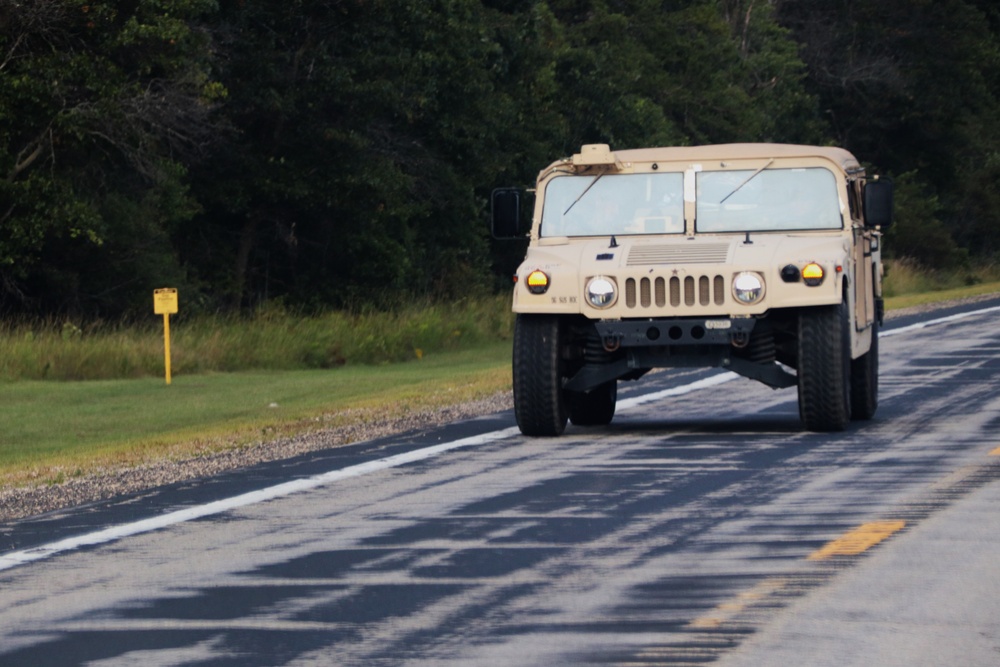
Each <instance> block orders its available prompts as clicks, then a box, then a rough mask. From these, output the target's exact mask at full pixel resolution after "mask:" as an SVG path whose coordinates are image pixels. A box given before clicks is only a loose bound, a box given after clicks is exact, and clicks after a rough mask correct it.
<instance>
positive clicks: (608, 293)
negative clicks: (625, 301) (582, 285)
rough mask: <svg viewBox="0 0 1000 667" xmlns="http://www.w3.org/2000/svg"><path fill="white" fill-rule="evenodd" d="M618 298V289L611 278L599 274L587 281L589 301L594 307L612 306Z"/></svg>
mask: <svg viewBox="0 0 1000 667" xmlns="http://www.w3.org/2000/svg"><path fill="white" fill-rule="evenodd" d="M617 300H618V289H617V288H616V287H615V283H614V281H612V280H611V279H609V278H604V277H603V276H597V277H596V278H591V279H590V282H588V283H587V301H588V302H589V303H590V305H591V306H593V307H594V308H610V307H611V306H613V305H615V301H617Z"/></svg>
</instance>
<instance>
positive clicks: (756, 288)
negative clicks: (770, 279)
mask: <svg viewBox="0 0 1000 667" xmlns="http://www.w3.org/2000/svg"><path fill="white" fill-rule="evenodd" d="M733 296H734V297H736V300H737V301H739V302H740V303H742V304H746V305H748V306H752V305H753V304H755V303H758V302H759V301H760V300H761V299H763V298H764V279H763V278H761V277H760V274H757V273H751V272H749V271H744V272H743V273H739V274H737V275H736V277H735V278H733Z"/></svg>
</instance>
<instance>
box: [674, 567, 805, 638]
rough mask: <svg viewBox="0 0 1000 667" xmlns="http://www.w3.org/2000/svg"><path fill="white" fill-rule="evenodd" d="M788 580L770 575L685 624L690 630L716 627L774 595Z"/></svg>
mask: <svg viewBox="0 0 1000 667" xmlns="http://www.w3.org/2000/svg"><path fill="white" fill-rule="evenodd" d="M787 584H788V582H787V581H786V580H785V579H783V578H778V577H771V578H769V579H765V580H764V581H762V582H760V583H759V584H757V585H756V586H754V587H753V588H751V589H750V590H748V591H744V592H742V593H739V594H738V595H736V596H735V597H733V598H731V599H729V600H727V601H725V602H723V603H721V604H719V605H717V606H716V607H715V608H714V609H712V611H710V612H709V613H708V614H706V615H705V616H699V617H698V618H696V619H694V620H693V621H691V622H690V623H688V624H687V627H688V629H690V630H709V629H713V628H718V627H719V626H721V625H722V624H723V623H725V622H726V621H728V620H730V619H731V618H732V617H733V616H735V615H737V614H739V613H741V612H743V611H745V610H746V609H747V607H750V606H752V605H754V604H756V603H759V602H761V601H763V600H766V599H767V598H768V597H770V596H772V595H774V594H775V593H777V592H778V591H780V590H781V589H782V588H784V587H785V586H786V585H787Z"/></svg>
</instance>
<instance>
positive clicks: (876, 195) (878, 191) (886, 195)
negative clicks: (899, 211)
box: [865, 178, 892, 229]
mask: <svg viewBox="0 0 1000 667" xmlns="http://www.w3.org/2000/svg"><path fill="white" fill-rule="evenodd" d="M890 224H892V181H891V180H889V179H888V178H880V179H878V180H875V181H868V182H867V183H865V226H867V227H882V228H883V229H884V228H886V227H888V226H889V225H890Z"/></svg>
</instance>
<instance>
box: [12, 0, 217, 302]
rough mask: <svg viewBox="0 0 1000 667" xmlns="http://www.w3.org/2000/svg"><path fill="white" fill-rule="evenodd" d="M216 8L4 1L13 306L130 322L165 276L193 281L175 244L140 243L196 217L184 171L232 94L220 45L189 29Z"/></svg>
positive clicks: (192, 2) (186, 3) (152, 2)
mask: <svg viewBox="0 0 1000 667" xmlns="http://www.w3.org/2000/svg"><path fill="white" fill-rule="evenodd" d="M213 8H214V2H212V1H211V0H183V1H179V2H165V1H159V0H137V1H136V2H132V3H112V2H83V1H82V0H36V2H32V3H14V2H5V3H3V6H2V8H0V18H2V22H0V53H2V54H3V55H2V59H0V72H2V74H3V76H2V78H0V146H2V148H0V278H2V280H0V307H3V308H4V309H7V310H14V311H18V310H21V311H29V312H32V311H35V312H54V311H60V310H64V311H88V310H89V311H95V310H101V311H104V312H106V313H113V312H115V311H117V312H121V311H122V309H123V308H127V304H128V303H129V302H130V301H132V300H133V298H132V295H133V294H138V293H139V292H140V291H142V292H146V296H147V297H148V291H149V290H151V289H152V288H153V286H154V285H155V282H154V281H155V279H156V278H157V277H163V276H162V275H158V276H152V275H148V271H149V268H150V266H151V264H157V263H159V264H163V263H164V262H165V263H166V264H168V265H172V266H171V271H168V272H167V273H168V274H170V273H172V274H173V275H174V276H177V275H178V274H179V267H177V265H176V263H172V262H171V261H170V259H169V258H170V257H171V256H172V254H173V250H172V248H170V246H169V243H163V244H162V245H157V246H156V247H151V246H150V245H148V244H143V243H138V244H137V243H135V239H136V237H137V236H145V235H146V234H147V233H148V235H149V237H150V238H151V239H156V238H157V237H158V236H162V234H163V229H164V228H166V227H167V226H169V224H170V223H171V222H172V221H176V220H177V219H179V218H183V217H185V216H188V215H190V214H191V212H192V211H193V210H194V209H195V204H194V203H193V202H191V200H190V199H189V198H188V197H187V195H186V194H185V187H184V185H183V176H184V165H185V164H187V163H190V162H192V161H193V160H194V159H196V158H197V157H198V156H200V155H201V154H202V153H203V151H205V150H206V149H207V147H208V145H209V143H210V139H211V129H212V128H211V119H210V114H211V107H212V99H211V98H212V95H213V92H218V90H217V89H215V88H213V84H212V83H211V81H210V80H209V79H208V74H207V60H206V54H207V53H208V41H207V38H206V35H205V34H204V33H202V32H199V31H197V30H194V29H192V28H191V26H190V24H189V23H188V21H189V19H190V18H191V17H193V16H197V15H200V14H202V13H204V12H206V11H211V10H212V9H213ZM138 215H141V216H142V218H141V219H139V218H137V217H136V216H138ZM95 266H101V267H102V269H103V270H102V271H99V272H98V271H94V267H95ZM116 267H117V269H116ZM117 271H121V273H122V274H123V275H115V274H116V272H117ZM126 272H127V280H124V279H125V277H126V276H125V275H124V274H125V273H126ZM157 273H158V274H160V273H161V272H159V271H158V272H157ZM123 280H124V282H122V281H123ZM146 300H147V301H148V298H147V299H146Z"/></svg>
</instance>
